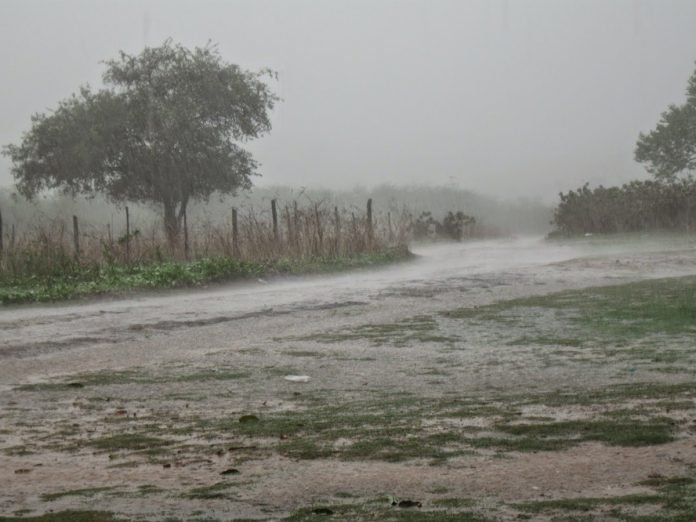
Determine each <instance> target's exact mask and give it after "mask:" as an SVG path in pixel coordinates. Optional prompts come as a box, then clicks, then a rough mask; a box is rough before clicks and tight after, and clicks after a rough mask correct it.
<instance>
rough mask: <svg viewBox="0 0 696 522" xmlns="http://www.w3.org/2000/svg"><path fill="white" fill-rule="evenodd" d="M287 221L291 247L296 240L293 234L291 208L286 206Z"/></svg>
mask: <svg viewBox="0 0 696 522" xmlns="http://www.w3.org/2000/svg"><path fill="white" fill-rule="evenodd" d="M285 221H286V224H287V227H288V243H289V244H290V245H293V244H294V238H293V233H292V222H291V221H290V208H288V206H287V205H285Z"/></svg>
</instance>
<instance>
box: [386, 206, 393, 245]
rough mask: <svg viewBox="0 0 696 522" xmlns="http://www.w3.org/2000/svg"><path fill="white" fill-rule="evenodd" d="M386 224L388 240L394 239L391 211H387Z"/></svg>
mask: <svg viewBox="0 0 696 522" xmlns="http://www.w3.org/2000/svg"><path fill="white" fill-rule="evenodd" d="M387 226H388V227H389V241H394V232H392V225H391V212H387Z"/></svg>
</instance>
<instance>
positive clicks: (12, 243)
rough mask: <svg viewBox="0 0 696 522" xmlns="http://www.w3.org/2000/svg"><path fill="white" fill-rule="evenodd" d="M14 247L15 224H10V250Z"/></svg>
mask: <svg viewBox="0 0 696 522" xmlns="http://www.w3.org/2000/svg"><path fill="white" fill-rule="evenodd" d="M14 245H15V224H14V223H12V233H11V235H10V250H14Z"/></svg>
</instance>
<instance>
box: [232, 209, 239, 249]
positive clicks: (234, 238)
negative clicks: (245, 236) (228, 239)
mask: <svg viewBox="0 0 696 522" xmlns="http://www.w3.org/2000/svg"><path fill="white" fill-rule="evenodd" d="M232 256H233V257H239V229H238V228H237V209H236V208H234V207H232Z"/></svg>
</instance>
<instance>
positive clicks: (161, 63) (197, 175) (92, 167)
mask: <svg viewBox="0 0 696 522" xmlns="http://www.w3.org/2000/svg"><path fill="white" fill-rule="evenodd" d="M105 65H106V71H105V72H104V75H103V83H104V87H103V88H102V89H100V90H98V91H96V92H95V91H93V90H91V89H90V88H89V87H83V88H81V89H80V90H79V92H78V93H76V94H73V95H72V96H71V97H70V98H68V99H66V100H64V101H62V102H60V103H59V104H58V107H57V108H56V109H55V110H53V111H51V112H49V113H48V114H36V115H34V116H32V118H31V129H30V130H29V131H28V132H26V133H25V134H24V135H23V137H22V140H21V142H20V143H19V144H18V145H8V146H6V147H5V148H4V150H3V153H4V154H5V155H7V156H9V157H10V158H11V160H12V162H13V167H12V173H13V175H14V178H15V182H16V185H17V189H18V191H19V192H20V193H21V194H22V195H24V196H26V197H33V196H35V195H36V194H37V193H38V192H40V191H42V190H44V189H61V190H64V191H66V192H71V193H85V194H95V193H103V194H106V195H107V196H108V197H110V198H111V199H112V200H114V201H133V202H142V203H156V204H158V205H160V207H161V208H162V210H163V213H164V223H165V229H166V231H167V235H168V237H169V239H170V241H172V242H173V241H175V240H176V237H177V236H178V232H179V229H180V225H181V220H182V217H183V215H184V213H185V211H186V206H187V204H188V203H189V201H190V200H193V199H201V198H203V199H205V198H208V197H209V196H210V195H211V194H212V193H213V192H215V191H218V192H221V193H230V192H234V191H235V190H237V189H239V188H246V187H248V186H249V185H250V176H252V175H254V174H256V169H257V163H256V162H255V161H254V159H253V158H252V156H251V154H250V153H249V152H248V151H246V150H245V149H244V148H242V147H241V146H240V143H243V142H245V141H246V140H249V139H252V138H257V137H259V136H261V135H263V134H264V133H266V132H268V131H270V129H271V123H270V119H269V112H270V110H271V109H272V108H273V106H274V104H275V102H276V101H278V97H277V96H276V95H275V94H274V93H273V92H272V91H271V90H270V88H269V86H268V85H267V84H266V83H265V82H264V80H265V78H267V77H269V76H272V75H273V73H272V72H270V71H268V70H262V71H260V72H250V71H245V70H242V69H240V68H239V67H238V66H237V65H233V64H229V63H226V62H224V61H223V60H222V58H221V56H220V54H219V52H218V50H217V48H216V47H215V46H212V45H210V44H208V45H207V46H205V47H202V48H195V49H193V50H189V49H186V48H184V47H182V46H181V45H178V44H172V42H171V41H169V40H168V41H166V42H164V44H163V45H161V46H160V47H153V48H145V49H144V50H143V51H142V52H141V53H140V54H138V55H129V54H126V53H124V52H121V53H120V55H119V57H118V58H117V59H114V60H110V61H107V62H105Z"/></svg>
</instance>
